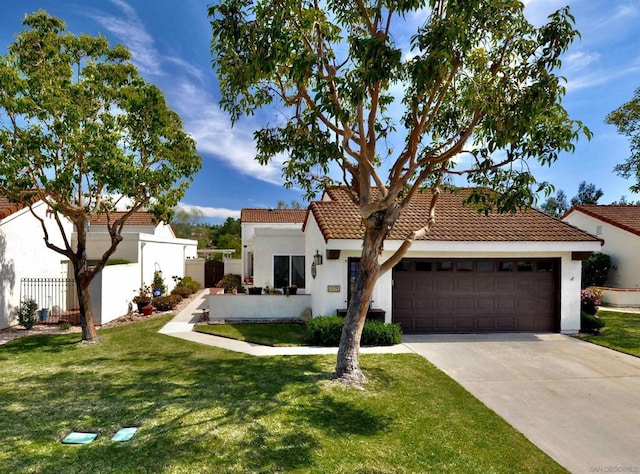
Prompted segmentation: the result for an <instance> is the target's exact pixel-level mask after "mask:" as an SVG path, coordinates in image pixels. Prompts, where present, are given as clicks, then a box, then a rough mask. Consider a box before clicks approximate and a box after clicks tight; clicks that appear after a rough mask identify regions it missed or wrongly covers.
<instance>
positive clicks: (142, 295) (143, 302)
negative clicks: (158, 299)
mask: <svg viewBox="0 0 640 474" xmlns="http://www.w3.org/2000/svg"><path fill="white" fill-rule="evenodd" d="M137 291H138V294H137V295H136V296H134V297H133V299H132V300H131V301H133V302H134V303H135V304H136V305H138V313H142V309H143V308H144V307H145V306H150V305H151V287H150V286H149V285H143V286H141V287H140V288H138V290H137Z"/></svg>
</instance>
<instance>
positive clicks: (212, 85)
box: [0, 0, 640, 223]
mask: <svg viewBox="0 0 640 474" xmlns="http://www.w3.org/2000/svg"><path fill="white" fill-rule="evenodd" d="M210 3H211V1H210V0H81V1H80V0H3V1H2V15H0V54H2V55H4V54H5V52H6V47H7V45H8V44H9V43H11V42H12V41H13V39H14V34H15V33H17V32H19V31H20V30H22V19H23V17H24V15H25V14H26V13H31V12H33V11H35V10H37V9H39V8H43V9H45V10H47V11H48V12H49V13H51V14H52V15H55V16H58V17H60V18H62V19H63V20H64V21H65V22H66V23H67V26H68V29H69V30H70V31H72V32H74V33H89V34H97V33H100V34H102V35H104V36H106V37H107V38H108V39H109V40H110V41H112V42H113V43H116V42H119V43H123V44H124V45H126V46H127V47H129V49H130V50H131V51H132V53H133V61H134V62H135V64H136V65H137V66H138V68H139V70H140V72H141V73H142V74H143V76H145V78H146V79H147V80H148V81H150V82H153V83H154V84H156V85H157V86H159V87H160V88H161V89H162V90H163V91H164V93H165V95H166V97H167V101H168V102H169V104H170V106H171V107H172V108H173V109H174V110H175V111H176V112H178V113H179V114H180V116H181V117H182V119H183V121H184V124H185V129H186V130H187V132H189V133H190V134H191V135H192V136H193V137H194V138H195V139H196V141H197V143H198V150H199V152H200V154H201V155H202V158H203V168H202V170H201V171H200V172H199V173H198V174H197V175H196V176H195V179H194V182H193V184H192V185H191V187H190V189H189V190H188V191H187V194H186V196H185V197H184V199H183V203H184V206H185V207H187V208H188V207H189V206H196V207H198V208H200V209H201V210H202V211H203V213H204V215H205V216H206V220H207V221H209V222H214V223H216V222H221V221H223V220H224V219H225V218H227V217H229V216H232V217H238V216H239V212H240V209H241V208H243V207H273V206H275V205H276V203H277V201H279V200H284V201H286V202H289V201H291V200H297V201H302V199H301V193H300V192H298V191H296V190H288V189H284V188H283V186H282V178H281V176H280V168H279V165H278V163H274V164H272V165H271V166H267V167H262V166H260V165H258V163H257V162H255V161H254V159H253V158H254V155H255V148H254V145H253V139H252V134H253V131H254V130H255V129H257V128H258V127H260V125H261V122H260V120H265V119H267V118H268V116H269V115H268V112H265V113H262V114H260V115H259V116H258V117H256V118H252V119H246V120H243V121H241V122H240V123H238V124H236V126H235V127H234V128H231V126H230V123H229V119H228V117H227V115H226V114H225V113H224V112H222V111H221V110H220V108H219V106H218V100H219V97H220V94H219V91H218V86H217V81H216V78H215V74H214V71H213V70H212V68H211V55H210V40H211V30H210V26H209V20H208V18H207V5H208V4H210ZM525 4H526V10H525V12H526V14H527V16H528V18H529V19H530V21H532V22H533V23H534V24H536V25H540V24H542V23H543V22H544V20H545V18H546V17H547V15H548V14H550V13H552V12H553V11H555V10H557V9H558V8H560V7H562V6H564V5H566V4H568V5H570V7H571V11H572V13H573V15H574V16H575V17H576V23H577V28H578V30H579V31H580V32H581V34H582V39H581V40H579V41H577V42H576V43H574V44H573V45H572V47H571V49H570V51H569V52H568V54H567V55H565V57H564V63H563V69H562V71H561V74H562V75H563V76H565V77H566V78H567V81H568V82H567V84H566V87H567V95H566V96H565V98H564V101H563V104H564V106H565V108H566V109H567V110H568V111H569V114H570V116H571V117H572V118H575V119H578V120H582V121H583V122H584V123H585V124H586V125H587V126H588V127H589V128H590V129H591V131H592V132H593V133H594V137H593V138H592V140H591V141H587V140H586V139H585V138H582V139H581V140H580V141H579V142H578V143H577V146H576V151H575V153H574V154H566V155H562V156H561V158H560V159H559V161H558V162H556V163H555V164H554V165H553V166H552V167H551V168H539V167H536V166H534V168H533V169H534V172H535V174H536V176H537V177H538V179H539V180H546V181H549V182H551V183H553V184H554V185H555V186H556V189H562V190H564V191H565V193H566V194H567V195H568V196H569V197H572V196H574V195H575V194H576V192H577V188H578V183H579V182H580V181H583V180H585V181H587V182H590V183H594V184H596V185H597V186H598V187H600V188H602V190H603V191H604V196H603V198H602V199H601V200H600V203H602V204H606V203H610V202H612V201H615V200H618V199H620V197H621V196H623V195H625V196H626V197H627V199H633V200H638V199H640V196H638V195H633V194H631V193H630V191H629V190H628V187H629V186H630V185H631V182H629V181H626V180H623V179H622V178H620V177H618V176H616V175H615V174H614V173H613V167H614V166H615V165H616V164H617V163H620V162H622V161H623V160H624V159H625V158H626V157H627V156H628V155H629V146H628V142H627V140H626V139H625V138H624V137H622V136H620V135H618V134H617V132H616V129H615V128H614V127H613V126H610V125H605V124H604V119H605V116H606V115H607V114H608V113H609V112H610V111H612V110H614V109H615V108H617V107H618V106H620V105H621V104H623V103H624V102H626V101H628V100H630V99H631V97H632V94H633V91H634V90H635V88H637V87H640V74H639V73H640V35H638V29H637V25H638V23H639V22H640V2H638V1H637V0H607V1H606V2H605V1H599V0H598V1H594V0H572V1H567V0H564V1H562V0H529V1H525ZM423 19H424V18H419V17H416V18H414V21H415V22H416V24H417V22H419V21H422V20H423Z"/></svg>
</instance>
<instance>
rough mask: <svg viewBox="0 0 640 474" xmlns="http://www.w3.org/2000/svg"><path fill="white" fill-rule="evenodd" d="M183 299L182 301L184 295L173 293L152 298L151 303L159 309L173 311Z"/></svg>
mask: <svg viewBox="0 0 640 474" xmlns="http://www.w3.org/2000/svg"><path fill="white" fill-rule="evenodd" d="M181 301H182V296H180V295H173V294H171V295H165V296H157V297H155V298H153V300H151V304H152V305H153V306H154V307H155V308H156V309H157V310H158V311H171V310H172V309H174V308H175V307H176V305H177V304H178V303H180V302H181Z"/></svg>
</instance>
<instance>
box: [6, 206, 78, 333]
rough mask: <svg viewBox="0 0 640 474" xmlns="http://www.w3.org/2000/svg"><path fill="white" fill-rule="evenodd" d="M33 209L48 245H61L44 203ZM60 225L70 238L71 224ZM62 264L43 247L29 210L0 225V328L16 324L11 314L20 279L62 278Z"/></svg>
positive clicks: (60, 257)
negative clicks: (47, 235) (42, 218)
mask: <svg viewBox="0 0 640 474" xmlns="http://www.w3.org/2000/svg"><path fill="white" fill-rule="evenodd" d="M34 209H35V211H36V213H37V214H38V215H39V216H42V217H44V219H45V222H46V225H47V231H48V233H49V238H50V240H51V242H52V243H54V244H56V245H58V246H64V245H63V241H62V235H61V234H60V230H59V229H58V226H57V224H56V222H55V220H54V218H53V217H52V216H47V215H46V209H47V208H46V206H45V205H44V203H42V202H39V203H37V204H36V205H35V206H34ZM63 224H64V231H65V233H66V234H67V236H70V235H71V229H72V225H71V223H70V222H67V221H66V220H64V221H63ZM66 262H67V259H66V257H64V256H63V255H61V254H59V253H57V252H54V251H53V250H50V249H48V248H47V247H46V246H45V244H44V234H43V231H42V227H41V225H40V222H39V221H38V220H37V219H36V218H35V217H33V215H31V213H30V211H29V209H21V210H20V211H18V212H16V213H14V214H12V215H10V216H8V217H6V218H4V219H3V220H2V221H1V222H0V329H2V328H5V327H8V326H11V325H13V324H16V321H15V320H14V319H13V318H12V316H11V311H12V309H13V308H15V307H16V306H18V305H19V304H20V279H21V278H66V277H67V264H66ZM40 304H44V303H40Z"/></svg>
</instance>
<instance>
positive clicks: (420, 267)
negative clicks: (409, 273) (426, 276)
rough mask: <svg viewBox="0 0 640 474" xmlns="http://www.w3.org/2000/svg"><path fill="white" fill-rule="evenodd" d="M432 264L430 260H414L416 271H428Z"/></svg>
mask: <svg viewBox="0 0 640 474" xmlns="http://www.w3.org/2000/svg"><path fill="white" fill-rule="evenodd" d="M431 267H432V264H431V262H416V271H417V272H430V271H431Z"/></svg>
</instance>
